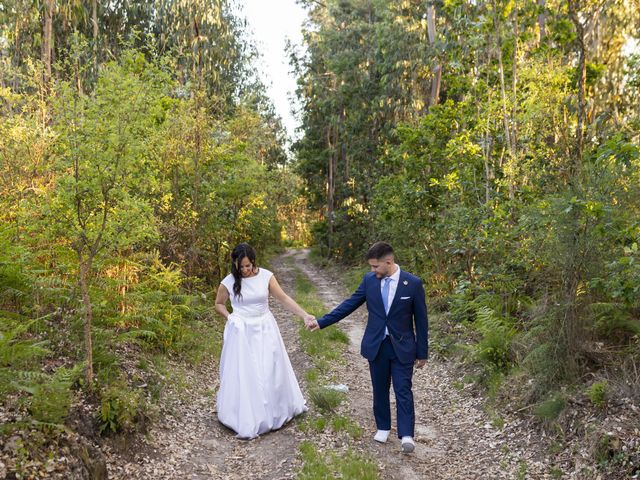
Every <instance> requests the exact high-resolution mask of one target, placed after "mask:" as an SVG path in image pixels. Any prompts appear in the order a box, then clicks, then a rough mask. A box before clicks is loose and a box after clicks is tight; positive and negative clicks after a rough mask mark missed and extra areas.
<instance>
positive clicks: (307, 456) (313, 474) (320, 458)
mask: <svg viewBox="0 0 640 480" xmlns="http://www.w3.org/2000/svg"><path fill="white" fill-rule="evenodd" d="M299 449H300V454H301V456H302V460H303V462H304V464H303V468H302V471H301V472H300V473H299V474H298V477H297V478H299V479H305V480H320V479H327V478H345V479H351V480H375V479H378V478H380V477H379V472H378V468H377V466H376V465H375V463H374V462H373V461H372V460H371V459H369V458H367V457H364V456H362V455H359V454H357V453H355V452H353V451H351V450H348V451H346V452H345V453H342V454H336V453H332V454H330V455H326V454H325V453H323V454H320V452H318V451H317V450H316V448H315V446H314V445H313V444H312V443H311V442H302V443H301V444H300V447H299Z"/></svg>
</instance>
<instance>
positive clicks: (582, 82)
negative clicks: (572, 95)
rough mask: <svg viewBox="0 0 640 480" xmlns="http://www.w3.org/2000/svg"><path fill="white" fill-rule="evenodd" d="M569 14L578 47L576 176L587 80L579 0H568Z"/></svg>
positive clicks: (583, 30) (582, 137)
mask: <svg viewBox="0 0 640 480" xmlns="http://www.w3.org/2000/svg"><path fill="white" fill-rule="evenodd" d="M568 7H569V15H570V17H571V21H572V22H573V25H574V27H575V29H576V46H577V48H578V85H577V90H578V105H577V106H578V124H577V126H576V144H575V151H574V161H573V162H572V171H571V175H572V176H576V175H578V174H579V173H580V171H581V170H582V155H583V150H584V131H585V119H586V99H585V86H586V81H587V62H586V50H585V27H584V24H583V23H582V22H581V21H580V3H579V0H568Z"/></svg>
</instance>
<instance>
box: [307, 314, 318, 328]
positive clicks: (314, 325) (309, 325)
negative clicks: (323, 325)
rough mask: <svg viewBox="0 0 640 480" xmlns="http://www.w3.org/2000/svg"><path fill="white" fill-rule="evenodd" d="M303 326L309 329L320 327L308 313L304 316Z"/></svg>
mask: <svg viewBox="0 0 640 480" xmlns="http://www.w3.org/2000/svg"><path fill="white" fill-rule="evenodd" d="M304 326H305V327H306V328H307V330H309V331H314V330H318V329H319V328H320V325H318V322H317V321H316V317H314V316H313V315H310V314H308V313H307V314H306V315H305V316H304Z"/></svg>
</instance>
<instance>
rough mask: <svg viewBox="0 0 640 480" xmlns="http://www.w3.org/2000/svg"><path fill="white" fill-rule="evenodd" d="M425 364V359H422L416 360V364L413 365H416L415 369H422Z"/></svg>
mask: <svg viewBox="0 0 640 480" xmlns="http://www.w3.org/2000/svg"><path fill="white" fill-rule="evenodd" d="M426 363H427V360H426V359H424V358H417V359H416V363H415V365H416V368H422V367H424V365H425V364H426Z"/></svg>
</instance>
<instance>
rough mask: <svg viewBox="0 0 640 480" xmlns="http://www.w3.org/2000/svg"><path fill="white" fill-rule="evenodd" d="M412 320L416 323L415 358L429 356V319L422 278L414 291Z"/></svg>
mask: <svg viewBox="0 0 640 480" xmlns="http://www.w3.org/2000/svg"><path fill="white" fill-rule="evenodd" d="M413 321H414V322H415V324H416V358H418V359H421V360H422V359H427V358H429V320H428V317H427V302H426V299H425V293H424V287H423V286H422V280H421V281H420V285H418V289H417V292H416V297H415V304H414V307H413Z"/></svg>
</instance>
